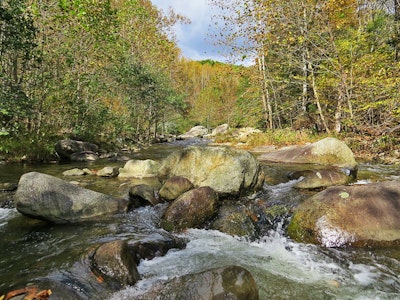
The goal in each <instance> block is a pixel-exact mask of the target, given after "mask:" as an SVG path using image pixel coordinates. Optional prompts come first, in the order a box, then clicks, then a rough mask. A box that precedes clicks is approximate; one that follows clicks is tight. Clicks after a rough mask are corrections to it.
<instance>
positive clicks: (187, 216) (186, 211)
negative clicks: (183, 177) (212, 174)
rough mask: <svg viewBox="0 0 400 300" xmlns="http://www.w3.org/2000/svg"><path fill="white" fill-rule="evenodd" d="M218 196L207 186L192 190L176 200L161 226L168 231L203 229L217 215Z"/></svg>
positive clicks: (169, 208)
mask: <svg viewBox="0 0 400 300" xmlns="http://www.w3.org/2000/svg"><path fill="white" fill-rule="evenodd" d="M217 205H218V195H217V193H215V191H214V190H213V189H212V188H210V187H208V186H206V187H200V188H197V189H193V190H190V191H188V192H186V193H184V194H182V195H181V196H180V197H179V198H178V199H176V200H175V201H174V202H173V203H172V204H171V205H170V206H169V207H168V208H167V210H166V211H165V213H164V215H163V216H162V219H161V226H162V227H163V228H164V229H165V230H167V231H181V230H184V229H187V228H198V227H201V226H202V225H203V224H204V223H205V222H206V221H207V220H209V219H211V217H212V216H213V215H214V214H215V213H216V209H217Z"/></svg>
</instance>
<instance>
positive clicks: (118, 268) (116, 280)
mask: <svg viewBox="0 0 400 300" xmlns="http://www.w3.org/2000/svg"><path fill="white" fill-rule="evenodd" d="M92 267H93V268H94V269H95V270H96V271H97V272H99V273H101V275H102V277H105V279H106V281H107V282H108V283H110V284H111V285H114V286H115V287H116V288H121V287H124V286H127V285H133V284H135V283H136V282H137V281H138V280H139V279H140V275H139V272H138V270H137V266H136V261H135V259H134V256H133V255H132V253H131V252H130V250H129V247H128V244H127V243H126V242H125V241H118V240H117V241H112V242H109V243H106V244H103V245H101V246H100V247H99V248H98V249H97V250H96V251H95V253H94V254H93V256H92Z"/></svg>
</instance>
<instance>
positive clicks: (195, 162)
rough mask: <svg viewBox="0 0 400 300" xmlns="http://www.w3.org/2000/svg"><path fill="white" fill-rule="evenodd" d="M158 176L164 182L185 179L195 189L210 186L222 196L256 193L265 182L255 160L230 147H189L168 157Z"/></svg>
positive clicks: (251, 156) (249, 155)
mask: <svg viewBox="0 0 400 300" xmlns="http://www.w3.org/2000/svg"><path fill="white" fill-rule="evenodd" d="M158 174H159V177H160V178H161V179H168V178H170V177H173V176H182V177H185V178H187V179H188V180H190V181H191V182H192V183H193V184H194V186H196V187H201V186H209V187H211V188H212V189H214V190H215V191H216V192H217V193H218V194H219V195H221V196H226V195H238V194H240V193H244V192H248V191H253V190H257V189H260V188H261V187H262V184H263V182H264V173H263V172H262V170H261V167H260V164H259V162H258V161H257V160H256V158H255V157H254V156H253V155H252V154H251V153H250V152H248V151H244V150H237V149H232V148H229V147H199V146H190V147H187V148H185V149H183V150H182V151H177V152H174V153H172V154H171V155H169V156H168V157H167V158H166V159H165V160H164V161H163V162H162V163H161V167H160V169H159V172H158Z"/></svg>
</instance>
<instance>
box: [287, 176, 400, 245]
mask: <svg viewBox="0 0 400 300" xmlns="http://www.w3.org/2000/svg"><path fill="white" fill-rule="evenodd" d="M399 216H400V182H399V181H387V182H382V183H370V184H366V185H354V186H338V187H330V188H328V189H326V190H325V191H323V192H320V193H318V194H316V195H315V196H313V197H311V198H309V199H307V200H306V201H304V202H303V203H302V204H300V205H299V207H298V208H297V209H296V211H295V213H294V215H293V217H292V219H291V222H290V224H289V227H288V233H289V235H290V237H291V238H293V239H295V240H297V241H300V242H306V243H309V242H310V243H317V244H321V245H323V246H326V247H341V246H347V245H351V246H357V247H362V246H365V245H375V246H380V245H385V246H386V245H391V244H398V242H399V241H400V218H399Z"/></svg>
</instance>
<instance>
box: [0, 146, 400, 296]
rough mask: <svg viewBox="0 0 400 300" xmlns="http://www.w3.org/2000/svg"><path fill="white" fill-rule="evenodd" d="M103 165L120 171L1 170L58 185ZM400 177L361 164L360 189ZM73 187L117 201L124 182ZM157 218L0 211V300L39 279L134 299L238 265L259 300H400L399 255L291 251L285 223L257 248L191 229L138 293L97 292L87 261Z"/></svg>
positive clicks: (278, 195) (272, 191)
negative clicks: (68, 218)
mask: <svg viewBox="0 0 400 300" xmlns="http://www.w3.org/2000/svg"><path fill="white" fill-rule="evenodd" d="M177 147H182V145H179V144H178V145H177V144H173V145H160V146H157V147H152V148H150V149H147V150H145V151H142V152H140V153H136V154H135V155H134V158H139V159H145V158H153V159H161V158H162V157H165V156H166V155H167V154H168V153H170V152H171V151H172V150H175V149H176V148H177ZM104 165H115V166H122V165H123V163H109V162H97V163H95V164H73V165H72V164H65V165H60V164H54V165H37V166H34V165H21V164H16V165H2V166H0V174H1V175H0V182H14V181H15V182H16V181H17V180H18V178H19V176H21V175H22V174H23V173H26V172H29V171H32V170H36V171H39V172H44V173H47V174H51V175H55V176H58V177H62V175H61V173H62V171H63V170H66V169H71V168H73V167H89V168H92V169H97V168H101V167H102V166H104ZM264 168H265V169H266V171H267V172H268V174H272V175H273V176H272V177H273V178H284V176H283V174H285V173H286V171H287V169H286V167H285V168H284V167H282V166H278V165H273V166H270V165H265V166H264ZM399 175H400V167H394V166H384V165H369V164H361V165H360V171H359V181H358V183H365V182H372V181H383V180H396V179H397V180H398V179H399V177H400V176H399ZM79 180H82V181H83V182H82V183H84V184H85V185H86V186H87V187H89V188H93V189H96V190H99V191H103V192H106V191H108V192H109V193H111V194H116V195H118V194H121V193H122V192H121V188H120V186H121V185H123V182H121V181H120V180H118V179H98V178H94V177H90V176H89V177H85V178H84V179H79ZM294 183H295V182H290V181H289V182H288V181H285V180H283V179H282V180H277V179H275V181H274V180H271V181H270V182H269V183H268V184H266V185H265V186H264V189H263V191H262V192H261V193H259V194H257V197H258V199H261V200H262V201H265V202H268V203H281V204H282V203H283V204H287V205H289V206H290V205H296V204H297V203H298V202H300V201H302V200H303V199H304V198H305V197H307V196H308V195H307V194H300V193H298V192H296V191H294V190H293V188H292V186H293V184H294ZM110 191H112V192H110ZM163 209H164V207H163V206H159V207H156V208H150V207H145V208H139V209H137V210H135V211H132V212H130V213H128V214H124V215H119V216H114V217H111V218H109V219H107V220H102V221H99V222H92V223H84V224H79V225H62V226H60V225H58V226H56V225H49V224H46V223H44V222H41V221H36V220H31V219H28V218H26V217H24V216H22V215H20V214H19V213H18V212H17V211H16V210H15V209H3V208H2V209H0V243H1V247H0V296H1V295H2V294H3V293H5V292H7V291H9V290H12V289H16V288H21V287H24V286H25V285H26V284H27V283H29V282H32V281H35V280H36V279H38V278H41V279H42V280H49V281H51V282H53V283H54V282H58V283H60V284H65V285H67V286H69V287H71V288H73V289H74V290H76V291H79V293H80V294H81V295H82V296H83V297H87V299H113V300H116V299H135V295H137V294H140V293H142V292H143V291H145V290H146V289H148V288H149V287H151V286H152V285H153V284H155V283H156V282H159V281H163V280H167V279H169V278H173V277H174V276H180V275H185V274H190V273H196V272H200V271H203V270H207V269H210V268H215V267H219V266H228V265H239V266H243V267H245V268H246V269H248V270H249V271H250V272H251V273H252V274H253V276H254V278H255V280H256V282H257V284H258V286H259V289H260V299H400V249H395V248H388V249H329V248H323V247H319V246H315V245H309V244H302V243H296V242H293V241H292V240H290V239H289V238H288V237H287V236H286V235H285V224H286V222H284V220H283V221H281V222H279V223H277V224H275V226H274V229H273V230H270V231H268V232H265V234H264V235H263V236H262V237H260V238H259V239H257V240H248V239H245V238H237V237H232V236H229V235H226V234H223V233H221V232H218V231H213V230H199V229H190V230H188V231H186V232H185V233H183V234H181V235H180V236H181V237H183V238H185V239H186V240H187V241H188V244H187V246H186V248H185V249H183V250H174V249H173V250H170V251H169V252H168V253H167V255H165V256H163V257H158V258H154V259H152V260H144V261H142V262H141V263H140V265H139V267H138V269H139V272H140V274H141V277H142V280H141V281H139V282H138V284H137V285H136V286H135V287H130V288H127V289H124V290H122V291H118V292H113V293H111V292H107V291H105V290H104V289H102V288H101V287H100V284H99V283H98V282H97V281H96V280H94V278H95V277H94V276H93V274H90V271H89V270H88V268H87V263H88V262H87V259H88V258H87V257H88V255H89V254H90V253H91V251H93V249H95V247H97V246H98V245H100V244H102V243H104V242H107V241H112V240H115V239H140V238H142V237H145V236H147V235H149V234H150V233H154V232H157V231H160V229H158V228H157V222H158V219H159V216H160V215H161V213H162V211H163ZM399 217H400V216H399ZM65 299H67V298H65Z"/></svg>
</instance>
